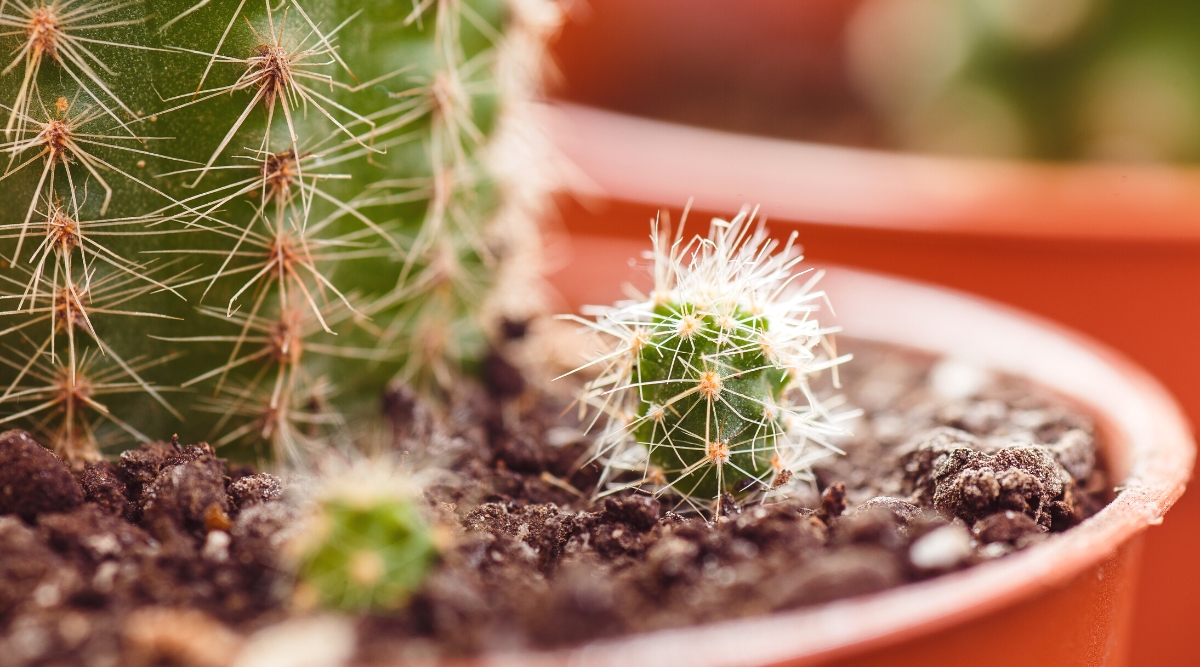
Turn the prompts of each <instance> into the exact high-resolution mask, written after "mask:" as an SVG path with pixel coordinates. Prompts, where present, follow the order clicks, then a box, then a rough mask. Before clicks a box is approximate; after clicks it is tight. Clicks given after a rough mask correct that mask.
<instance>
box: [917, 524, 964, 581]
mask: <svg viewBox="0 0 1200 667" xmlns="http://www.w3.org/2000/svg"><path fill="white" fill-rule="evenodd" d="M970 555H971V534H970V533H968V532H967V529H966V528H963V527H962V526H960V525H958V524H955V523H952V524H950V525H948V526H942V527H941V528H938V529H937V530H935V531H933V532H932V533H929V534H928V535H925V536H924V537H922V538H921V539H919V540H917V541H916V542H914V543H913V545H912V546H911V547H909V549H908V559H909V560H910V561H912V564H913V565H915V566H916V567H919V568H921V569H923V570H945V569H948V568H951V567H954V566H955V565H958V564H959V563H961V562H962V561H963V560H964V559H966V558H967V557H968V556H970Z"/></svg>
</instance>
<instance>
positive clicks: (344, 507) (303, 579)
mask: <svg viewBox="0 0 1200 667" xmlns="http://www.w3.org/2000/svg"><path fill="white" fill-rule="evenodd" d="M314 520H315V522H316V524H315V526H316V527H315V528H312V529H310V530H315V531H316V534H315V535H307V536H304V537H303V538H302V540H303V546H302V547H300V553H299V554H298V570H297V582H298V585H297V594H298V595H300V596H309V597H310V598H311V599H310V600H307V601H305V602H306V603H315V604H320V605H321V606H322V607H326V608H333V609H345V610H351V611H363V610H368V609H372V610H388V609H395V608H397V607H399V606H400V605H402V604H403V603H404V602H405V601H407V600H408V598H409V596H410V595H411V594H412V593H413V592H414V591H415V590H416V589H417V588H418V587H420V585H421V583H422V582H423V581H424V579H425V575H426V573H427V572H428V571H429V568H430V566H431V565H432V564H433V562H434V560H435V559H436V558H437V549H436V548H435V546H434V542H433V538H432V532H431V530H430V528H429V526H428V524H426V522H425V520H424V519H423V518H422V517H421V514H420V512H418V511H417V508H416V507H415V506H414V505H413V504H412V502H411V501H410V500H407V499H404V498H379V499H375V500H373V501H370V502H365V503H364V502H362V501H353V500H350V501H348V500H346V499H337V498H330V499H327V500H325V501H323V502H322V503H321V505H320V508H319V509H318V510H317V515H316V516H315V518H314Z"/></svg>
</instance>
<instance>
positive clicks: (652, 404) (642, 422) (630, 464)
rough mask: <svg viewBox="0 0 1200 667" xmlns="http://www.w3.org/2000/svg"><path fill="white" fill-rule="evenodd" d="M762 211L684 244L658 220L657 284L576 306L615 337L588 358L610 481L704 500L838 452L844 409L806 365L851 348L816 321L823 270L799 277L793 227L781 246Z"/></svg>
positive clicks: (790, 479) (768, 484)
mask: <svg viewBox="0 0 1200 667" xmlns="http://www.w3.org/2000/svg"><path fill="white" fill-rule="evenodd" d="M753 222H754V214H753V212H751V211H750V210H749V209H746V210H743V211H742V212H741V213H739V214H738V216H737V217H735V218H734V219H733V220H730V221H725V220H719V219H718V220H714V221H713V223H712V226H711V229H710V232H709V235H708V237H706V238H702V237H696V238H694V239H693V240H692V241H690V242H689V243H686V244H685V243H684V242H683V239H682V237H680V238H676V239H675V240H674V242H671V241H670V240H669V239H668V238H667V237H665V236H662V237H660V236H659V235H658V232H657V229H656V230H655V234H654V237H655V249H654V253H653V257H654V261H655V264H654V276H655V285H654V291H653V293H652V294H651V295H649V296H648V297H646V298H645V299H641V300H634V301H628V302H624V303H620V304H617V305H616V306H614V307H604V308H592V309H590V310H589V311H587V312H590V313H591V314H594V315H595V320H582V319H579V318H575V319H577V320H578V321H581V322H583V323H585V324H586V325H588V326H589V327H591V328H592V329H593V330H595V331H596V332H598V333H600V334H601V335H602V336H603V337H604V338H606V339H608V340H609V341H610V342H611V346H610V347H608V348H606V349H605V350H604V351H603V352H602V353H601V354H599V355H598V356H597V357H596V358H595V359H594V360H593V361H592V362H590V363H589V364H587V365H585V366H584V367H583V368H589V367H599V368H600V370H599V373H598V376H597V378H596V379H595V380H593V381H591V382H590V383H588V384H587V385H586V386H585V387H584V389H583V393H582V395H581V400H582V402H583V403H585V404H590V405H594V406H597V407H598V408H599V409H600V410H601V412H603V413H606V414H607V415H608V423H607V426H606V427H605V430H604V432H603V433H602V434H601V435H600V437H599V438H598V440H597V447H598V449H597V452H596V458H597V459H599V460H600V461H601V462H602V463H603V464H604V470H605V474H604V476H603V477H602V479H601V486H600V489H599V493H602V494H603V493H610V492H613V491H616V490H621V489H625V488H630V487H636V488H642V489H644V490H647V491H652V492H653V493H655V494H672V495H674V496H675V497H677V498H678V499H679V502H680V503H685V504H688V505H691V506H692V507H693V508H695V509H698V510H702V509H703V507H702V506H700V504H699V503H701V502H703V501H714V502H715V501H717V500H718V499H719V498H720V497H721V496H723V495H725V494H732V495H733V496H735V497H737V498H741V499H748V498H751V497H764V496H766V495H767V494H770V493H784V492H786V491H787V489H788V488H790V485H791V484H793V483H795V482H796V481H801V480H811V479H812V478H811V471H810V468H809V466H810V464H811V463H812V461H814V460H815V459H816V458H818V457H820V456H823V455H826V454H828V453H829V452H831V451H836V450H835V449H834V448H833V447H832V446H831V445H829V441H828V438H829V437H830V436H832V435H834V434H837V433H839V432H840V429H839V428H838V427H837V426H836V424H835V422H836V421H837V418H838V417H839V415H834V414H832V413H831V412H830V411H829V410H828V409H827V408H826V406H825V405H823V404H822V403H821V402H820V401H818V400H817V399H816V398H815V396H814V395H813V392H812V391H811V390H810V389H809V386H808V378H809V376H811V375H813V374H815V373H818V372H820V371H822V370H824V369H827V368H830V367H833V366H836V365H837V364H839V363H841V362H843V361H845V360H847V359H848V357H839V356H837V355H836V353H834V350H833V345H832V343H831V341H830V340H829V339H828V338H827V337H826V336H827V334H828V333H830V332H831V331H832V330H830V329H826V328H822V327H821V326H820V324H819V323H818V322H817V319H816V317H815V313H816V312H817V310H818V302H819V301H820V300H821V299H823V298H824V295H823V294H822V293H821V292H817V291H814V290H813V289H812V287H813V285H814V284H815V278H814V279H812V280H810V281H809V282H808V283H807V284H793V283H794V281H795V278H796V277H797V275H799V274H797V273H796V272H795V270H794V269H795V267H796V265H797V264H798V263H799V261H800V259H801V258H800V256H799V254H798V253H797V252H796V251H795V248H794V245H793V242H794V236H793V239H792V240H789V242H788V243H787V244H786V245H785V246H784V247H783V248H780V247H779V245H778V243H777V242H776V241H774V240H771V239H770V237H768V236H767V235H766V232H765V230H764V229H763V227H762V226H761V225H758V226H755V225H754V224H753ZM810 442H812V443H816V444H818V445H823V446H818V447H816V448H813V447H809V446H808V445H809V443H810ZM719 507H720V505H719V503H718V504H717V508H718V510H717V511H719Z"/></svg>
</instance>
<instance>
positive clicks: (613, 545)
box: [0, 341, 1111, 667]
mask: <svg viewBox="0 0 1200 667" xmlns="http://www.w3.org/2000/svg"><path fill="white" fill-rule="evenodd" d="M843 347H845V348H848V349H849V350H850V351H852V352H853V353H854V354H855V356H856V359H855V360H854V361H853V362H852V363H850V364H847V365H846V366H845V367H844V368H843V369H842V385H843V386H842V389H840V390H837V392H838V393H841V394H843V395H845V397H846V398H847V400H848V403H849V404H850V405H854V406H857V407H859V408H862V409H863V416H862V417H860V418H858V419H856V420H855V421H854V422H853V423H851V424H849V427H850V428H851V429H852V430H853V432H854V433H855V435H854V436H853V437H851V438H847V439H846V440H844V441H842V442H840V443H839V445H840V446H841V447H842V448H843V449H844V450H845V451H846V452H847V454H846V455H845V456H838V457H830V458H827V459H825V460H824V462H823V463H822V465H820V466H819V467H818V468H817V469H816V471H815V472H816V483H815V484H814V485H812V486H811V488H807V489H806V488H803V487H802V488H801V489H799V490H798V491H796V492H794V493H792V494H791V495H790V497H788V498H786V499H783V498H775V499H773V500H771V501H770V502H769V503H766V504H748V505H746V506H739V505H738V503H736V502H734V501H733V500H732V499H727V500H725V501H724V502H723V503H722V507H721V512H722V516H721V517H720V518H719V519H717V520H715V521H706V520H705V518H704V517H703V516H699V515H696V514H690V515H689V514H685V513H684V512H683V511H682V510H683V508H681V507H677V506H676V504H675V503H674V502H673V501H672V500H670V499H669V498H666V497H663V498H658V499H656V498H652V497H650V496H647V495H643V494H639V493H636V492H632V491H630V492H625V493H623V494H618V495H615V496H610V497H608V498H605V499H603V500H600V501H593V500H592V499H591V493H592V491H593V490H594V489H595V484H596V480H597V478H598V470H597V469H596V467H595V466H594V465H589V464H587V461H588V452H589V449H590V447H591V442H590V439H589V436H588V435H587V434H586V433H584V431H583V430H582V428H581V426H580V424H579V423H578V422H577V421H575V420H574V419H573V415H574V413H573V412H570V413H567V414H565V415H564V407H565V403H563V402H562V401H560V400H556V399H551V398H547V397H535V396H530V392H528V391H527V392H525V393H524V394H523V395H515V394H516V393H517V392H519V391H520V389H521V387H522V386H523V383H522V382H519V378H514V377H513V376H514V375H515V374H516V371H515V369H513V368H511V367H508V366H506V365H503V364H499V363H497V364H491V365H489V371H488V378H489V389H490V391H483V390H481V391H478V392H474V393H473V394H472V396H471V397H470V398H469V399H464V400H462V401H459V402H458V403H457V404H456V405H455V407H454V409H453V410H452V411H451V413H450V414H449V415H448V418H447V419H436V418H435V417H434V416H433V415H434V413H433V411H432V410H431V409H430V408H429V407H428V406H426V405H424V404H422V403H421V402H420V401H419V400H417V399H416V398H415V397H414V396H413V395H412V394H411V393H409V392H406V391H403V390H399V391H396V392H394V393H392V394H390V395H389V396H387V397H386V398H385V401H384V408H385V411H386V412H387V413H388V415H389V417H390V419H391V422H392V424H393V434H392V435H393V442H392V446H393V447H395V448H397V449H401V450H406V451H412V452H414V454H420V455H421V456H423V457H430V458H432V459H434V460H437V461H440V462H442V463H443V464H444V465H446V466H447V467H449V468H450V469H451V470H452V473H453V474H451V475H448V476H445V477H444V478H441V481H439V482H438V483H437V484H436V485H432V486H429V487H427V489H426V492H425V500H426V502H427V507H428V510H429V514H430V516H431V518H432V519H433V520H434V521H437V522H439V523H441V524H443V525H444V526H446V527H449V528H450V529H451V530H450V531H449V532H450V533H451V534H452V535H454V539H453V540H452V541H451V544H450V546H448V547H446V548H445V549H444V551H443V553H442V556H441V559H440V561H439V563H438V564H437V565H436V566H435V568H434V570H433V572H432V574H431V575H430V576H429V578H428V579H427V581H426V583H425V585H424V587H423V588H422V589H421V590H420V591H419V592H418V593H417V594H416V595H415V596H414V597H413V598H412V599H411V600H410V601H409V603H408V604H407V605H406V606H405V607H404V608H402V609H399V610H396V611H395V612H393V613H390V614H386V615H382V614H381V615H374V616H363V617H360V618H355V619H349V620H346V619H341V620H338V621H331V623H334V624H335V625H336V626H337V627H340V628H342V630H341V632H342V634H341V635H339V634H338V632H339V631H338V630H337V629H336V628H335V629H334V630H332V631H330V630H329V627H328V624H326V625H325V626H322V625H321V622H322V621H320V618H319V617H315V616H313V615H312V614H305V613H303V612H300V611H299V610H297V609H296V607H295V606H294V605H293V604H291V586H290V579H289V576H288V570H287V567H286V566H285V565H284V563H283V560H282V553H283V549H282V547H283V545H284V544H285V543H286V542H287V540H288V539H289V535H290V533H291V532H292V531H294V530H295V529H296V528H297V527H298V526H299V525H300V523H301V518H302V517H301V516H300V512H299V510H298V509H296V507H297V504H296V503H295V502H293V501H292V500H291V499H290V496H291V495H294V494H296V493H297V489H300V488H301V487H304V486H305V483H304V482H302V481H299V480H296V481H294V482H293V483H292V484H286V483H282V482H281V481H280V480H279V479H278V478H276V477H274V476H272V475H270V474H267V473H256V472H255V471H254V470H253V469H251V468H248V467H244V466H235V465H230V464H229V463H228V462H227V461H226V460H225V459H223V458H221V457H219V456H217V454H216V453H215V452H213V450H212V449H211V448H210V447H208V446H207V445H205V444H199V445H188V446H184V445H181V444H180V443H178V442H177V441H176V442H160V443H155V444H152V445H146V446H143V447H141V448H138V449H134V450H129V451H126V452H124V453H123V454H121V455H120V457H119V458H117V459H116V460H114V461H111V462H101V463H97V464H92V465H89V466H87V467H86V468H85V469H83V470H79V471H71V470H69V469H68V468H67V466H65V465H64V464H63V463H62V462H61V461H59V460H58V459H57V457H55V456H54V455H53V454H52V453H50V452H49V451H48V450H46V449H44V448H43V447H42V446H41V445H39V444H38V443H37V442H36V441H35V440H34V439H33V438H32V437H30V436H29V435H28V434H26V433H24V432H22V431H8V432H6V433H3V434H0V515H2V516H0V666H3V667H7V666H8V665H14V666H15V665H87V666H88V667H115V666H117V665H122V666H123V665H129V666H132V667H138V666H140V665H198V666H203V667H207V666H209V665H212V666H216V665H228V664H232V663H233V662H234V660H235V659H238V658H237V656H239V655H241V659H242V660H243V662H239V663H237V664H246V665H251V664H254V665H257V664H264V665H265V664H275V665H285V664H291V663H289V662H287V660H286V657H285V656H286V654H287V652H288V650H291V651H292V652H293V653H294V652H297V651H300V650H303V649H302V647H303V646H306V645H309V644H311V645H313V646H318V647H319V650H318V649H313V650H315V651H317V652H318V653H319V652H320V651H321V650H325V651H330V650H332V649H330V647H331V646H342V648H341V649H339V650H340V651H341V652H340V653H337V652H336V651H335V652H334V653H331V654H330V658H329V664H336V663H337V662H338V661H340V660H344V659H348V658H353V659H355V660H358V661H360V662H364V663H372V662H374V663H381V662H388V661H395V660H397V659H401V660H414V659H429V658H434V657H437V656H439V655H462V654H470V653H474V652H479V651H489V650H509V649H520V648H530V647H535V648H549V647H560V646H567V645H571V644H575V643H579V642H583V641H587V640H589V639H594V638H599V637H609V636H615V635H620V634H625V633H634V632H647V631H652V630H657V629H661V628H668V627H675V626H682V625H690V624H697V623H707V622H712V621H717V620H721V619H728V618H737V617H746V616H753V615H760V614H767V613H771V612H774V611H779V610H785V609H795V608H799V607H804V606H807V605H813V604H819V603H821V602H825V601H828V600H833V599H837V598H843V597H848V596H854V595H862V594H866V593H871V592H874V591H879V590H883V589H887V588H891V587H895V586H899V585H902V584H905V583H908V582H913V581H920V580H923V579H927V578H930V577H935V576H938V575H940V574H943V573H946V572H949V571H953V570H958V569H962V568H966V567H970V566H972V565H974V564H977V563H981V562H984V561H987V560H990V559H995V558H1001V557H1003V556H1004V555H1006V554H1008V553H1011V552H1012V551H1014V550H1017V549H1021V548H1024V547H1026V546H1029V545H1031V544H1034V543H1036V542H1038V541H1040V540H1044V539H1048V538H1050V536H1051V535H1052V534H1053V533H1055V532H1058V531H1062V530H1066V529H1068V528H1070V527H1071V526H1073V525H1076V524H1078V523H1079V522H1080V521H1082V520H1084V519H1085V518H1087V517H1088V516H1090V515H1092V514H1094V513H1095V512H1096V511H1098V510H1099V509H1100V508H1101V507H1102V506H1103V505H1104V503H1105V502H1107V501H1108V500H1109V499H1110V498H1111V494H1110V489H1111V484H1110V483H1109V481H1108V480H1107V479H1106V476H1105V474H1104V471H1103V468H1102V466H1101V465H1099V463H1098V461H1097V447H1096V442H1095V437H1096V434H1095V429H1094V426H1093V423H1092V421H1091V419H1090V418H1089V417H1088V416H1087V415H1086V414H1084V413H1082V412H1081V411H1079V410H1077V409H1075V408H1074V407H1072V406H1071V405H1069V404H1068V403H1066V402H1064V401H1063V400H1062V399H1060V398H1057V397H1055V396H1053V395H1050V394H1048V393H1046V392H1044V391H1042V390H1039V389H1038V388H1036V387H1033V386H1031V385H1029V384H1028V383H1025V382H1023V381H1020V380H1017V379H1013V378H1007V377H997V376H992V375H989V374H987V373H984V372H981V371H979V370H977V369H974V368H971V367H968V366H964V365H962V364H958V363H955V362H951V361H944V360H943V361H937V360H935V359H932V358H927V357H924V356H921V355H917V354H914V353H911V352H908V351H904V350H898V349H893V348H885V347H880V346H874V345H869V344H865V343H861V342H854V341H843ZM492 366H494V367H492ZM820 391H821V392H822V393H825V394H832V393H833V392H834V391H835V390H833V389H832V388H831V387H825V388H821V389H820ZM289 487H295V488H289ZM685 507H686V506H685ZM281 622H282V625H278V624H280V623H281ZM306 623H307V625H305V624H306ZM313 623H316V625H313ZM288 628H291V629H290V630H288ZM329 632H332V634H331V635H327V634H322V633H329ZM338 637H341V638H342V639H341V640H338ZM306 639H307V640H308V644H306V643H305V640H306ZM339 641H341V644H339V643H338V642H339ZM272 642H274V643H272ZM272 646H275V647H276V648H275V649H274V650H275V651H276V652H275V653H271V650H272V649H271V648H270V647H272ZM289 647H290V648H289ZM251 654H253V655H254V656H258V657H257V658H253V656H251ZM308 657H309V658H315V657H317V656H316V655H315V654H314V655H309V656H308ZM252 658H253V659H252ZM256 660H257V662H256ZM304 664H319V663H316V662H313V663H304Z"/></svg>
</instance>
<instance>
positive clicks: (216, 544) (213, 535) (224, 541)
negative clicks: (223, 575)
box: [201, 530, 230, 563]
mask: <svg viewBox="0 0 1200 667" xmlns="http://www.w3.org/2000/svg"><path fill="white" fill-rule="evenodd" d="M229 542H230V538H229V533H227V532H225V531H223V530H213V531H209V533H208V537H206V538H204V550H203V551H202V552H201V553H202V554H203V555H204V557H205V558H207V559H208V560H211V561H213V562H215V563H224V562H225V561H227V560H229Z"/></svg>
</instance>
